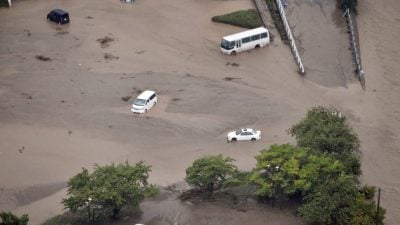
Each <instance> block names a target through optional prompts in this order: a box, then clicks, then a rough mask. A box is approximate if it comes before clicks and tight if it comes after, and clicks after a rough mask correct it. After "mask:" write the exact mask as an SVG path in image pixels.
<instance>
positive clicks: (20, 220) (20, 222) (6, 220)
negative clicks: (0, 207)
mask: <svg viewBox="0 0 400 225" xmlns="http://www.w3.org/2000/svg"><path fill="white" fill-rule="evenodd" d="M28 222H29V217H28V215H27V214H24V215H22V216H21V217H18V216H16V215H14V214H12V213H11V212H4V211H1V212H0V225H27V224H28Z"/></svg>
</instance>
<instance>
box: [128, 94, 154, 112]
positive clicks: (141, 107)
mask: <svg viewBox="0 0 400 225" xmlns="http://www.w3.org/2000/svg"><path fill="white" fill-rule="evenodd" d="M156 103H157V95H156V93H155V92H154V91H150V90H146V91H143V92H142V93H141V94H140V95H139V96H138V97H137V98H136V99H135V100H134V101H133V102H132V106H131V112H132V113H145V112H147V110H149V109H151V107H153V106H154V105H155V104H156Z"/></svg>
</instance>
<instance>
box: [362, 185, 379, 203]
mask: <svg viewBox="0 0 400 225" xmlns="http://www.w3.org/2000/svg"><path fill="white" fill-rule="evenodd" d="M375 191H376V189H375V187H374V186H368V185H364V186H363V187H362V188H361V189H360V193H361V194H363V195H364V197H365V199H368V200H369V199H372V198H373V197H374V196H375Z"/></svg>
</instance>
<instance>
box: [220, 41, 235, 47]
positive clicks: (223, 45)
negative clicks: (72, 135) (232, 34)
mask: <svg viewBox="0 0 400 225" xmlns="http://www.w3.org/2000/svg"><path fill="white" fill-rule="evenodd" d="M221 47H222V48H224V49H232V48H233V47H235V42H234V41H232V42H229V41H227V40H225V39H222V41H221Z"/></svg>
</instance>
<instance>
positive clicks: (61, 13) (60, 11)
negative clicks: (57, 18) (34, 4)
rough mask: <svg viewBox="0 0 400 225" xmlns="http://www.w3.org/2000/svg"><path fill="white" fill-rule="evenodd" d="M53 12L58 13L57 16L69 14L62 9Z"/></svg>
mask: <svg viewBox="0 0 400 225" xmlns="http://www.w3.org/2000/svg"><path fill="white" fill-rule="evenodd" d="M51 12H53V13H57V14H59V15H65V14H68V12H66V11H64V10H62V9H53V10H51Z"/></svg>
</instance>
